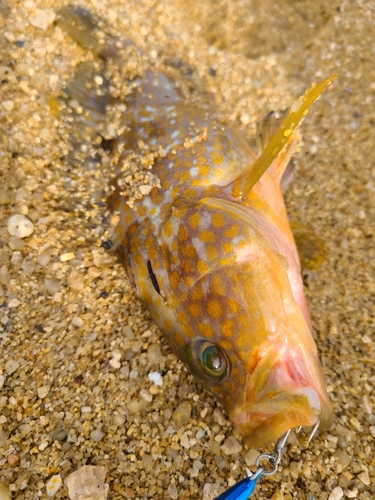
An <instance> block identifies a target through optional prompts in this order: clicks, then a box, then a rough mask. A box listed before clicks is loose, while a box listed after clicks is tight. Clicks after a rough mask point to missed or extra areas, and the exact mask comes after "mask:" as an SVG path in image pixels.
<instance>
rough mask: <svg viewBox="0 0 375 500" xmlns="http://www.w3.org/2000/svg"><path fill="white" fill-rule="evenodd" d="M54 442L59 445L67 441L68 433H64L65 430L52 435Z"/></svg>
mask: <svg viewBox="0 0 375 500" xmlns="http://www.w3.org/2000/svg"><path fill="white" fill-rule="evenodd" d="M53 439H54V441H58V442H59V443H62V442H64V441H66V440H67V439H68V433H67V432H66V430H65V429H60V430H59V431H57V432H56V433H55V434H54V435H53Z"/></svg>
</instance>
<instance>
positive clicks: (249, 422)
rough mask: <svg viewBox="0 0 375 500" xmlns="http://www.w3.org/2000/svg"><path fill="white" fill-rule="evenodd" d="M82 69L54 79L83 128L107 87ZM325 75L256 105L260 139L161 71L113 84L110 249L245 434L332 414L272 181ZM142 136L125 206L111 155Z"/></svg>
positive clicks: (66, 23) (76, 31)
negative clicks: (147, 165) (196, 103)
mask: <svg viewBox="0 0 375 500" xmlns="http://www.w3.org/2000/svg"><path fill="white" fill-rule="evenodd" d="M60 19H61V21H60V22H61V25H62V27H63V28H64V29H65V30H66V31H68V32H69V33H70V34H71V35H72V36H73V37H74V38H75V39H76V40H77V41H79V42H80V43H81V44H82V45H83V46H84V47H87V48H89V49H90V50H92V51H93V52H95V53H96V54H97V55H98V56H99V57H100V58H101V60H102V61H103V64H104V66H105V65H106V64H107V62H108V61H111V64H112V65H113V64H114V63H117V64H119V65H121V61H122V60H123V61H124V60H125V58H126V48H127V47H129V43H130V44H131V42H129V40H127V41H124V42H121V41H120V40H118V39H116V38H114V37H112V36H110V35H108V34H107V31H106V29H103V23H101V22H99V21H98V20H96V19H95V18H94V17H93V16H91V15H90V14H89V13H88V12H87V11H85V10H84V9H80V8H75V7H70V8H66V9H63V10H62V11H61V13H60ZM104 75H105V71H104V69H103V78H101V81H104V79H105V76H104ZM91 76H92V75H91ZM89 77H90V72H88V71H86V68H85V70H84V71H77V74H76V77H75V78H74V80H73V82H72V83H71V84H70V85H69V86H68V87H67V89H66V93H67V94H68V95H69V97H70V98H71V99H75V100H76V101H78V103H79V105H80V107H81V110H83V112H82V113H81V116H80V117H79V119H80V120H81V123H84V124H85V125H86V126H87V127H89V128H90V127H91V130H94V132H95V131H96V128H98V127H99V125H100V123H101V121H102V120H104V119H105V114H106V102H107V101H106V99H107V97H106V93H105V91H103V88H102V87H101V88H100V92H99V91H98V89H97V87H96V86H95V84H94V83H93V81H92V78H91V79H90V78H89ZM334 78H335V76H333V77H330V78H327V79H325V80H323V81H322V82H320V83H318V84H317V85H315V86H313V87H312V88H311V89H309V90H307V91H306V93H305V95H304V96H302V97H301V98H300V99H299V100H298V101H297V102H296V103H295V104H294V105H293V106H292V107H291V109H290V111H289V113H288V114H287V115H286V116H285V114H284V116H283V117H282V118H284V119H282V118H277V116H276V115H275V114H270V115H268V116H267V117H266V119H265V120H264V121H263V122H262V124H261V125H260V127H259V131H258V134H257V143H258V150H254V149H253V148H251V147H250V146H249V144H248V143H247V142H246V141H245V140H244V139H243V138H242V137H241V136H240V135H239V134H238V133H237V132H235V131H234V130H233V129H232V128H230V127H224V126H222V124H221V123H220V122H219V120H218V119H217V117H216V115H215V113H214V112H212V110H209V109H208V108H204V109H197V108H195V107H192V106H190V105H189V102H187V101H186V99H184V97H183V96H181V94H180V93H179V91H178V90H177V89H176V88H175V86H174V85H173V84H172V82H171V81H170V80H169V78H168V77H167V76H166V75H165V74H162V73H159V74H156V73H152V72H151V71H147V72H146V73H145V75H144V76H142V77H137V78H136V79H135V80H134V81H133V87H134V89H133V92H132V93H130V94H127V95H120V96H117V100H118V102H120V103H121V107H120V109H121V120H120V122H121V124H122V129H123V132H121V134H120V135H119V137H118V138H117V139H116V140H114V141H112V143H111V148H112V157H111V160H112V164H113V166H114V170H115V171H116V178H115V180H114V181H113V186H114V188H113V189H114V191H113V197H112V206H113V207H114V208H115V209H116V210H118V211H119V213H120V222H119V225H118V227H117V230H116V235H115V240H116V246H117V249H118V251H119V254H120V257H121V260H122V261H123V263H124V265H125V268H126V271H127V275H128V277H129V280H130V282H131V284H132V286H133V287H134V290H135V292H136V294H137V296H138V297H139V298H140V299H141V300H142V301H143V302H144V304H145V305H146V306H147V308H148V309H149V311H150V313H151V315H152V317H153V319H154V320H155V322H156V323H157V325H158V326H159V327H160V329H161V331H162V332H163V333H164V336H165V338H166V339H167V341H168V342H169V344H170V346H171V348H172V350H173V351H174V352H175V354H176V355H177V356H178V357H179V358H180V359H181V360H182V361H183V362H184V364H185V366H186V367H187V368H188V369H189V370H190V371H191V373H193V374H194V375H195V376H196V377H197V378H198V379H199V381H200V382H201V383H202V385H203V386H204V387H205V388H207V389H208V390H209V391H211V392H212V393H213V394H214V395H215V396H216V397H217V398H218V400H219V401H220V402H221V403H222V405H223V406H224V408H225V409H226V410H227V412H228V414H229V417H230V419H231V420H232V422H233V424H234V425H235V426H236V427H237V429H238V430H239V432H240V433H241V434H242V435H243V436H244V440H245V442H246V443H248V444H249V445H250V446H252V447H264V446H266V445H268V444H270V443H272V442H275V441H276V440H277V439H278V438H280V436H283V435H284V434H285V433H286V432H287V431H288V430H289V429H291V428H295V427H298V426H314V425H315V424H316V423H317V422H318V421H319V422H320V423H321V428H322V429H327V428H328V427H329V426H330V424H331V421H332V409H331V404H330V400H329V397H328V394H327V391H326V387H325V382H324V377H323V373H322V368H321V364H320V361H319V358H318V354H317V349H316V346H315V343H314V339H313V336H312V328H311V323H310V318H309V313H308V310H307V306H306V302H305V299H304V295H303V284H302V278H301V273H300V265H299V260H298V255H297V250H296V247H295V243H294V240H293V236H292V232H291V230H290V227H289V223H288V219H287V215H286V210H285V206H284V200H283V196H282V192H281V188H280V184H281V183H285V180H286V178H288V179H289V178H290V177H291V176H290V158H291V156H292V154H293V152H294V151H295V149H296V148H297V146H298V144H299V141H300V136H299V133H298V131H297V130H296V129H297V126H298V124H299V123H300V121H301V120H302V118H303V117H304V116H305V115H306V113H307V112H308V109H309V107H310V106H311V105H312V103H313V102H314V101H315V100H316V99H317V98H318V97H319V95H320V94H321V93H322V92H323V90H324V89H325V88H326V87H327V85H329V84H330V83H331V81H332V80H333V79H334ZM104 90H105V89H104ZM119 93H120V92H119ZM111 103H112V104H113V99H112V100H111ZM120 128H121V127H120ZM147 147H151V148H153V151H155V150H157V151H160V153H159V154H156V155H154V157H153V159H152V169H151V174H152V176H153V177H154V178H155V179H157V180H158V186H155V187H152V186H149V189H147V190H145V193H146V195H145V196H141V195H140V196H139V199H135V200H133V203H132V207H130V206H129V204H128V200H127V199H126V198H125V197H124V196H122V194H121V193H122V191H123V189H122V186H123V185H124V183H126V172H125V173H124V172H123V171H122V168H121V166H123V165H127V164H129V161H130V160H129V158H130V159H131V158H132V155H134V154H136V155H138V156H139V157H142V155H144V154H145V151H146V152H147V151H148V150H147ZM140 194H142V193H140ZM263 474H264V472H263ZM252 482H253V483H254V480H253V481H251V480H249V481H245V480H244V482H243V483H242V486H241V488H245V490H244V491H246V488H247V489H248V491H249V488H251V486H250V485H251V483H252Z"/></svg>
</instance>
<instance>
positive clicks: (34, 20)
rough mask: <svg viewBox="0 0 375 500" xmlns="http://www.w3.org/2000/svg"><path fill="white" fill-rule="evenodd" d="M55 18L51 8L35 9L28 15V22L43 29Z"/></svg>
mask: <svg viewBox="0 0 375 500" xmlns="http://www.w3.org/2000/svg"><path fill="white" fill-rule="evenodd" d="M55 18H56V14H55V13H54V12H52V11H51V10H42V9H35V12H34V15H32V16H31V17H30V24H31V26H34V28H39V29H41V30H43V31H45V30H46V29H48V28H49V26H51V24H52V23H53V21H54V20H55Z"/></svg>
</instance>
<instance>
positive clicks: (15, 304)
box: [8, 299, 21, 309]
mask: <svg viewBox="0 0 375 500" xmlns="http://www.w3.org/2000/svg"><path fill="white" fill-rule="evenodd" d="M20 304H21V301H20V300H18V299H12V300H10V301H9V304H8V307H9V308H10V309H14V308H15V307H18V306H19V305H20Z"/></svg>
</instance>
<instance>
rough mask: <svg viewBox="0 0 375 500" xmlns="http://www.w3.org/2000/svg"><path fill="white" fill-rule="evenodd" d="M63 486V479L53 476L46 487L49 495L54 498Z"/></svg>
mask: <svg viewBox="0 0 375 500" xmlns="http://www.w3.org/2000/svg"><path fill="white" fill-rule="evenodd" d="M60 486H61V477H60V476H59V475H56V476H52V477H51V479H50V480H49V481H48V483H47V485H46V491H47V495H48V496H49V497H53V496H55V495H56V493H57V491H58V489H59V488H60Z"/></svg>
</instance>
